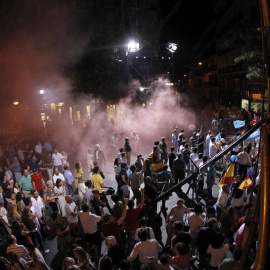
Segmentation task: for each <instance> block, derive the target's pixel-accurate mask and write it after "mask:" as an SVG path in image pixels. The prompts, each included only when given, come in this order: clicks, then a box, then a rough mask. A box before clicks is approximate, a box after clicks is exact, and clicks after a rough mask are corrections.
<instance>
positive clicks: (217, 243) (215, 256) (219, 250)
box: [207, 234, 229, 270]
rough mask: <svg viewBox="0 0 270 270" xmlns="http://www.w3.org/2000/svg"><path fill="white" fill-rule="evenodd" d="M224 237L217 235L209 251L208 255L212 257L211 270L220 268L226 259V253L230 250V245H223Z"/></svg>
mask: <svg viewBox="0 0 270 270" xmlns="http://www.w3.org/2000/svg"><path fill="white" fill-rule="evenodd" d="M223 241H224V236H223V235H221V234H218V235H216V237H215V238H214V239H213V240H212V243H211V244H210V245H209V247H208V249H207V254H210V255H211V259H210V263H209V268H208V269H209V270H217V269H218V266H219V265H220V264H221V263H222V262H223V260H224V259H225V257H226V252H227V251H228V250H229V245H228V244H225V245H224V244H223Z"/></svg>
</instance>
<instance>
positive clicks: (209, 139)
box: [202, 130, 213, 157]
mask: <svg viewBox="0 0 270 270" xmlns="http://www.w3.org/2000/svg"><path fill="white" fill-rule="evenodd" d="M211 137H213V135H212V132H211V130H208V134H207V135H206V138H205V155H206V156H208V157H209V144H210V141H211ZM202 154H204V153H202Z"/></svg>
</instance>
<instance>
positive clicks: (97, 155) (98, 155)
mask: <svg viewBox="0 0 270 270" xmlns="http://www.w3.org/2000/svg"><path fill="white" fill-rule="evenodd" d="M93 160H94V162H95V161H97V162H98V166H99V167H100V169H101V170H103V168H104V166H105V165H106V157H105V154H104V151H103V150H102V149H101V148H100V145H99V144H96V145H95V149H94V157H93Z"/></svg>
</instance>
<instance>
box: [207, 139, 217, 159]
mask: <svg viewBox="0 0 270 270" xmlns="http://www.w3.org/2000/svg"><path fill="white" fill-rule="evenodd" d="M216 153H217V146H216V138H215V137H212V138H211V140H210V143H209V158H210V159H211V158H212V157H214V156H215V155H216Z"/></svg>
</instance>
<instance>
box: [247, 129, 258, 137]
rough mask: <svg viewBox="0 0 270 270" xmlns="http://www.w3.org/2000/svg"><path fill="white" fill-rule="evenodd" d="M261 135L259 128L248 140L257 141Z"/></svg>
mask: <svg viewBox="0 0 270 270" xmlns="http://www.w3.org/2000/svg"><path fill="white" fill-rule="evenodd" d="M260 135H261V132H260V128H258V129H257V130H256V131H254V132H253V133H252V134H250V135H249V136H248V139H256V138H258V137H260Z"/></svg>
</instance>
